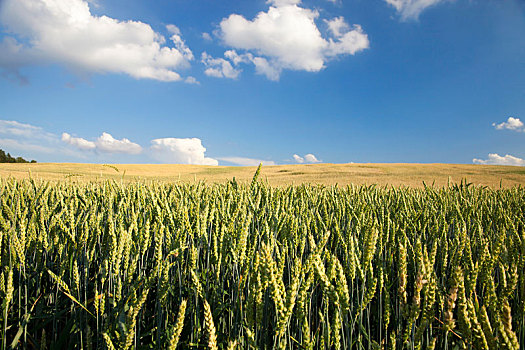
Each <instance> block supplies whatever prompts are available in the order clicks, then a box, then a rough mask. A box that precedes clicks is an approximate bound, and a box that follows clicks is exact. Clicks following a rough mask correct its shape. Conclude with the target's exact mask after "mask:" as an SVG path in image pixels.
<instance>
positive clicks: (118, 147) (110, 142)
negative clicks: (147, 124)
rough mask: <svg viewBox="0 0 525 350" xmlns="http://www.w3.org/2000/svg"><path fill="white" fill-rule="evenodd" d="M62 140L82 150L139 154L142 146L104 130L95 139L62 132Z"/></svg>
mask: <svg viewBox="0 0 525 350" xmlns="http://www.w3.org/2000/svg"><path fill="white" fill-rule="evenodd" d="M62 141H63V142H65V143H67V144H68V145H71V146H74V147H76V148H78V149H79V150H81V151H97V152H102V153H125V154H139V153H141V152H142V147H141V146H140V145H138V144H136V143H134V142H131V141H130V140H128V139H126V138H123V139H122V140H117V139H115V138H114V137H113V136H112V135H111V134H109V133H107V132H103V133H102V135H100V136H99V137H98V138H97V139H96V140H95V141H88V140H86V139H83V138H81V137H72V136H71V135H70V134H68V133H67V132H65V133H63V134H62Z"/></svg>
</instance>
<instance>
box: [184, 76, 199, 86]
mask: <svg viewBox="0 0 525 350" xmlns="http://www.w3.org/2000/svg"><path fill="white" fill-rule="evenodd" d="M184 81H185V82H186V83H187V84H195V85H199V84H200V83H199V81H198V80H197V79H195V77H192V76H189V77H187V78H186V80H184Z"/></svg>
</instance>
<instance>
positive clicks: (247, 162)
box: [217, 157, 275, 166]
mask: <svg viewBox="0 0 525 350" xmlns="http://www.w3.org/2000/svg"><path fill="white" fill-rule="evenodd" d="M217 159H218V160H220V161H223V162H227V163H232V164H235V165H240V166H257V165H259V164H262V165H275V162H274V161H273V160H262V159H255V158H245V157H219V158H217Z"/></svg>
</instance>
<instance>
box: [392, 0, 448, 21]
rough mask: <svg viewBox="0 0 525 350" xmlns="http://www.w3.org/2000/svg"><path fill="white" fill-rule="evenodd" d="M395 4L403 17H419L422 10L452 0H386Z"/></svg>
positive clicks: (404, 18)
mask: <svg viewBox="0 0 525 350" xmlns="http://www.w3.org/2000/svg"><path fill="white" fill-rule="evenodd" d="M385 1H386V2H387V3H389V4H390V5H392V6H394V7H395V9H396V10H397V12H399V14H400V15H401V19H403V20H406V19H409V18H411V19H418V18H419V15H420V14H421V12H423V11H424V10H425V9H427V8H428V7H430V6H434V5H437V4H439V3H443V2H445V1H450V0H385Z"/></svg>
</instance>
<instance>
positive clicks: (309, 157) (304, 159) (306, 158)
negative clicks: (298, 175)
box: [293, 153, 321, 164]
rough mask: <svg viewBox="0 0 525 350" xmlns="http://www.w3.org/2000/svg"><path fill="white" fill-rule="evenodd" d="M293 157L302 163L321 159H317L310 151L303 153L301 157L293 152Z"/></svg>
mask: <svg viewBox="0 0 525 350" xmlns="http://www.w3.org/2000/svg"><path fill="white" fill-rule="evenodd" d="M293 159H294V160H295V161H296V162H297V163H299V164H304V163H309V164H313V163H320V162H321V160H319V159H317V157H316V156H314V155H313V154H311V153H308V154H305V155H304V156H303V157H301V156H300V155H298V154H294V155H293Z"/></svg>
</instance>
